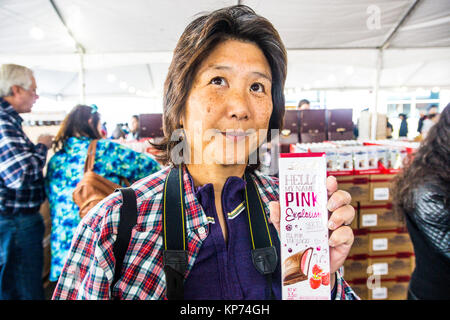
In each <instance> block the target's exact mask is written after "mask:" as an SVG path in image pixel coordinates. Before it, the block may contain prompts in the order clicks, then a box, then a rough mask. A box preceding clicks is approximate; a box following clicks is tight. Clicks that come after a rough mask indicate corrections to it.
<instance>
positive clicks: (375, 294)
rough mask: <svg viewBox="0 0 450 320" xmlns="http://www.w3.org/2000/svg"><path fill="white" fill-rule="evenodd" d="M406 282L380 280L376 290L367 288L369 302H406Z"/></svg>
mask: <svg viewBox="0 0 450 320" xmlns="http://www.w3.org/2000/svg"><path fill="white" fill-rule="evenodd" d="M408 284H409V282H408V281H398V280H382V281H381V283H380V286H379V287H377V288H373V289H370V288H369V298H370V299H371V300H406V298H407V297H408Z"/></svg>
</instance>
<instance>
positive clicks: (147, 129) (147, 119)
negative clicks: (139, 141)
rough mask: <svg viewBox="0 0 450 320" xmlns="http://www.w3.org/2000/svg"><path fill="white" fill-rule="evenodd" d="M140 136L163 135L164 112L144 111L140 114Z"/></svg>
mask: <svg viewBox="0 0 450 320" xmlns="http://www.w3.org/2000/svg"><path fill="white" fill-rule="evenodd" d="M139 136H140V137H141V138H158V137H163V136H164V133H163V123H162V113H144V114H140V115H139Z"/></svg>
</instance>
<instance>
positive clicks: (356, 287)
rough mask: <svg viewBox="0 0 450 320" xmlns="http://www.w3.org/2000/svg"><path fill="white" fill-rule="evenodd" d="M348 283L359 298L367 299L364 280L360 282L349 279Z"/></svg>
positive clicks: (367, 294)
mask: <svg viewBox="0 0 450 320" xmlns="http://www.w3.org/2000/svg"><path fill="white" fill-rule="evenodd" d="M348 284H349V285H350V287H351V288H352V289H353V291H354V292H355V293H356V295H357V296H358V297H359V298H360V299H361V300H368V299H369V290H368V288H367V284H366V282H365V281H362V282H353V281H349V282H348Z"/></svg>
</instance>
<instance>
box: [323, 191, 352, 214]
mask: <svg viewBox="0 0 450 320" xmlns="http://www.w3.org/2000/svg"><path fill="white" fill-rule="evenodd" d="M351 201H352V196H351V195H350V193H348V192H347V191H343V190H337V191H335V192H334V193H333V194H332V195H331V197H330V199H328V203H327V209H328V210H329V211H331V212H333V211H334V210H336V209H337V208H340V207H342V206H345V205H347V204H350V202H351Z"/></svg>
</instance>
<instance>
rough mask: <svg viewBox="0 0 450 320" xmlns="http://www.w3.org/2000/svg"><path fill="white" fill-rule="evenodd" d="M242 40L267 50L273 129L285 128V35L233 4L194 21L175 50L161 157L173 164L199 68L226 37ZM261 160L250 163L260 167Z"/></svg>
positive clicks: (167, 83)
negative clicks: (178, 132) (175, 136)
mask: <svg viewBox="0 0 450 320" xmlns="http://www.w3.org/2000/svg"><path fill="white" fill-rule="evenodd" d="M230 39H233V40H240V41H245V42H251V43H254V44H256V45H257V46H258V47H259V48H260V49H261V51H262V52H263V53H264V55H265V57H266V59H267V61H268V62H269V65H270V69H271V72H272V102H273V111H272V115H271V118H270V121H269V128H268V132H269V134H268V137H267V138H268V141H270V138H271V137H270V130H271V129H281V128H282V124H283V118H284V108H285V100H284V83H285V80H286V73H287V54H286V49H285V47H284V45H283V42H282V41H281V38H280V36H279V34H278V32H277V30H275V28H274V27H273V25H272V24H271V23H270V22H269V21H268V20H267V19H265V18H263V17H261V16H259V15H257V14H256V13H255V12H254V11H253V10H252V9H251V8H249V7H247V6H244V5H237V6H231V7H227V8H223V9H219V10H216V11H213V12H211V13H210V14H206V15H202V16H200V17H198V18H196V19H195V20H194V21H192V22H191V23H190V24H189V25H188V26H187V27H186V29H185V30H184V32H183V34H182V35H181V37H180V39H179V41H178V43H177V46H176V48H175V50H174V54H173V58H172V63H171V65H170V67H169V71H168V74H167V78H166V81H165V83H164V97H163V110H164V114H163V131H164V138H163V139H162V141H161V142H160V143H158V144H154V146H155V148H156V149H157V150H159V151H160V155H159V157H158V158H159V160H161V162H162V163H164V164H173V163H174V161H173V159H171V150H172V149H173V148H174V147H175V146H176V145H177V143H178V142H179V141H171V139H170V138H171V136H172V133H173V132H174V131H175V130H176V129H180V128H181V125H180V120H181V117H182V116H183V115H184V111H185V105H186V100H187V97H188V94H189V91H190V89H191V85H192V83H193V81H194V77H195V74H196V71H197V68H198V67H199V65H200V64H201V62H202V61H203V60H205V59H206V58H207V56H208V55H209V54H210V53H211V52H212V51H213V50H214V48H215V47H216V46H217V45H218V44H219V43H222V42H224V41H226V40H230ZM257 158H258V159H257V161H258V163H257V164H256V165H252V166H250V169H252V170H253V169H256V168H257V167H258V166H259V163H260V162H259V157H257Z"/></svg>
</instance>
